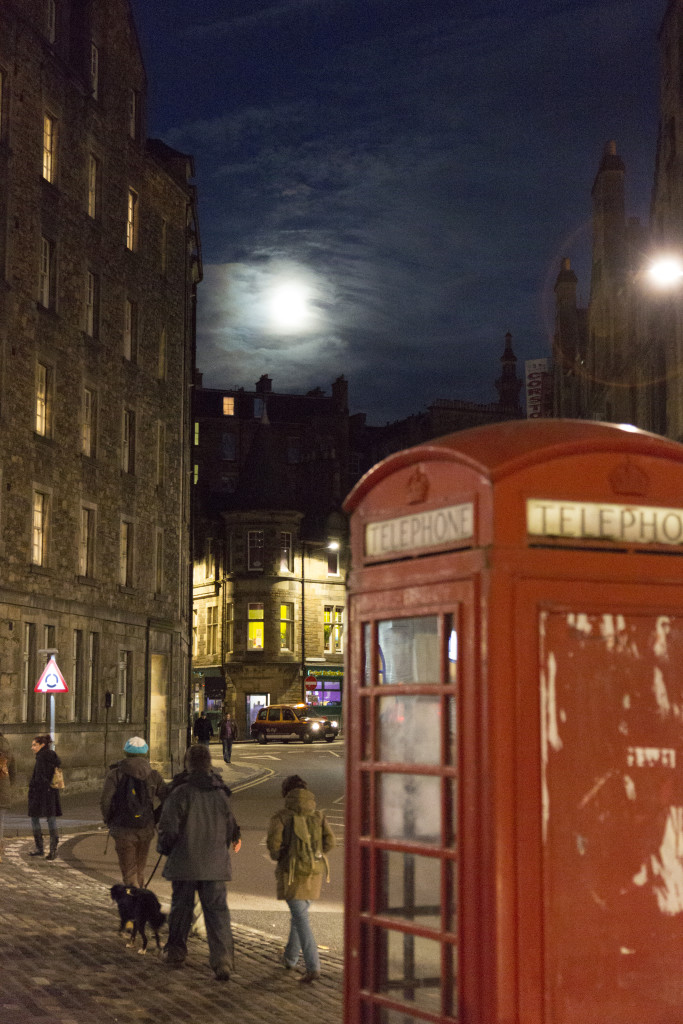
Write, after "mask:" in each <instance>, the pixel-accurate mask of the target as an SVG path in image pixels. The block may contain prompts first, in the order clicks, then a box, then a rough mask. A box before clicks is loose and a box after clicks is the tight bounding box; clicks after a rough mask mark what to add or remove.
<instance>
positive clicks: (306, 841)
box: [283, 811, 330, 885]
mask: <svg viewBox="0 0 683 1024" xmlns="http://www.w3.org/2000/svg"><path fill="white" fill-rule="evenodd" d="M283 838H284V842H283V846H284V849H285V854H286V862H287V881H288V883H289V884H290V885H291V884H292V882H294V880H295V879H296V878H308V877H309V876H310V875H314V874H315V875H317V874H320V872H321V871H322V870H323V869H324V870H325V873H326V880H327V881H328V882H329V880H330V866H329V863H328V861H327V857H326V856H325V854H324V853H323V816H322V813H321V812H320V811H314V812H313V813H312V814H293V815H292V817H291V819H290V820H289V821H288V822H287V825H286V826H285V834H284V837H283Z"/></svg>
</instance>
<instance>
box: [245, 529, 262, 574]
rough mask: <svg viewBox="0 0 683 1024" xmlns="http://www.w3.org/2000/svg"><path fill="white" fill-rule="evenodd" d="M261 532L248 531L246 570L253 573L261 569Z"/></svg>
mask: <svg viewBox="0 0 683 1024" xmlns="http://www.w3.org/2000/svg"><path fill="white" fill-rule="evenodd" d="M263 544H264V539H263V530H249V532H248V535H247V568H248V569H252V570H254V571H255V572H261V571H262V569H263Z"/></svg>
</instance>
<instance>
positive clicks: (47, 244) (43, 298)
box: [38, 237, 55, 309]
mask: <svg viewBox="0 0 683 1024" xmlns="http://www.w3.org/2000/svg"><path fill="white" fill-rule="evenodd" d="M54 278H55V257H54V247H53V245H52V242H51V241H50V240H49V239H48V238H45V237H43V238H41V240H40V272H39V275H38V302H39V303H40V305H41V306H43V307H44V308H45V309H51V308H52V305H53V301H54Z"/></svg>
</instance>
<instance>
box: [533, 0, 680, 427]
mask: <svg viewBox="0 0 683 1024" xmlns="http://www.w3.org/2000/svg"><path fill="white" fill-rule="evenodd" d="M682 30H683V0H670V2H669V3H668V6H667V8H666V11H665V13H664V18H663V22H662V26H661V30H660V34H659V41H660V54H661V58H660V65H661V73H660V122H659V137H658V143H657V154H656V161H655V172H654V187H653V193H652V203H651V215H650V224H649V226H645V225H642V224H641V223H640V222H639V221H638V219H637V218H634V217H631V218H629V217H627V215H626V210H625V198H624V194H625V174H626V169H625V164H624V162H623V160H622V158H621V157H620V156H619V154H618V152H617V147H616V143H615V142H609V143H608V144H607V146H606V147H605V151H604V153H603V156H602V160H601V162H600V166H599V168H598V172H597V175H596V178H595V182H594V184H593V190H592V200H593V212H592V221H593V250H592V263H591V285H590V299H589V304H588V308H587V309H581V308H579V307H578V306H577V299H576V289H577V278H576V275H575V273H574V271H573V270H572V268H571V265H570V262H569V260H568V259H565V260H563V262H562V266H561V268H560V272H559V274H558V277H557V281H556V284H555V296H556V321H555V336H554V343H553V364H554V411H555V415H557V416H570V417H579V418H584V419H598V420H611V421H615V422H624V423H631V424H634V425H636V426H638V427H642V428H643V429H646V430H652V431H654V432H656V433H660V434H665V435H667V436H669V437H671V438H674V439H675V440H683V373H682V372H681V369H682V366H683V289H682V288H681V281H682V280H683V278H682V277H681V276H680V270H679V271H678V274H677V273H676V272H674V274H673V275H672V278H671V279H670V280H668V281H666V280H664V281H662V280H661V279H660V281H659V283H657V281H656V280H655V278H654V277H653V275H652V270H653V268H654V267H656V266H657V264H658V262H659V260H660V259H661V258H662V257H665V258H667V259H675V260H677V261H678V265H679V268H680V267H681V266H683V263H681V260H682V259H683V184H682V183H683V93H682V92H681V88H680V68H681V61H682V60H683V49H682V47H683V35H682Z"/></svg>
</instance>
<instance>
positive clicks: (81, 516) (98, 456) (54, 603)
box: [0, 0, 201, 787]
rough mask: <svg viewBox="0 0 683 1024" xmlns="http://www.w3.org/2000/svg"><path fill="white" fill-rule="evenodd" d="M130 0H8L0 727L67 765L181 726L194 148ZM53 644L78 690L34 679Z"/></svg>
mask: <svg viewBox="0 0 683 1024" xmlns="http://www.w3.org/2000/svg"><path fill="white" fill-rule="evenodd" d="M146 91H147V81H146V77H145V71H144V67H143V61H142V56H141V53H140V47H139V44H138V39H137V35H136V31H135V26H134V23H133V19H132V13H131V9H130V5H129V3H128V0H106V2H105V0H89V2H87V3H86V2H84V0H16V2H15V0H4V2H3V4H2V6H1V7H0V278H1V280H0V494H1V498H0V728H2V731H3V732H4V733H5V734H6V735H7V737H8V738H9V740H10V742H11V743H12V745H13V748H14V749H15V752H16V754H17V758H18V767H19V771H20V775H21V773H22V772H23V773H25V772H27V771H28V769H29V764H28V761H29V758H30V737H31V736H32V735H33V734H34V733H36V732H45V731H46V729H47V727H48V725H49V714H50V710H49V704H50V702H51V701H52V700H54V701H55V731H56V736H57V743H58V747H59V752H60V756H61V758H62V762H63V764H64V768H65V772H66V773H67V775H68V778H69V782H70V785H71V786H75V787H77V786H78V785H84V784H85V783H86V780H90V781H92V778H93V769H94V768H97V769H98V770H101V768H102V766H103V765H104V764H105V763H107V761H111V760H112V759H114V758H115V757H117V756H118V755H119V754H120V751H121V749H122V747H123V743H124V741H125V739H126V738H127V737H128V736H130V735H131V734H134V733H135V734H138V735H143V736H145V737H146V738H147V739H148V741H149V745H150V757H151V760H152V762H153V763H155V764H157V765H158V766H160V767H162V768H163V769H165V770H168V768H170V767H171V766H172V764H173V762H175V763H176V764H177V763H178V757H179V755H180V752H181V751H182V750H183V749H184V746H185V735H186V723H187V693H188V679H189V659H190V651H189V618H190V607H191V592H190V587H191V581H190V573H189V569H188V558H187V552H188V551H189V535H190V499H189V492H190V486H191V480H190V476H191V470H190V459H189V453H190V445H189V442H190V425H191V412H190V408H189V403H190V388H191V384H192V380H193V369H194V352H195V340H194V322H195V315H194V305H195V295H196V287H197V284H198V283H199V281H200V279H201V258H200V249H199V236H198V228H197V219H196V196H195V190H194V186H193V185H192V184H191V179H192V176H193V173H194V170H193V164H192V160H191V158H190V157H188V156H186V155H184V154H182V153H179V152H176V151H175V150H172V149H171V148H169V147H168V146H166V145H165V144H164V143H162V142H160V141H158V140H153V139H148V138H147V137H146V131H145V122H146V116H145V106H146ZM50 652H52V653H54V656H55V659H56V661H57V663H58V665H59V668H60V669H61V672H62V675H63V676H64V678H65V680H66V684H67V686H68V692H67V693H63V694H60V695H58V696H56V697H52V696H51V697H50V698H47V697H46V696H45V694H43V693H36V692H34V688H35V685H36V683H37V681H38V679H39V677H40V675H41V672H42V670H43V668H44V666H45V662H46V657H47V656H48V655H49V653H50Z"/></svg>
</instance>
